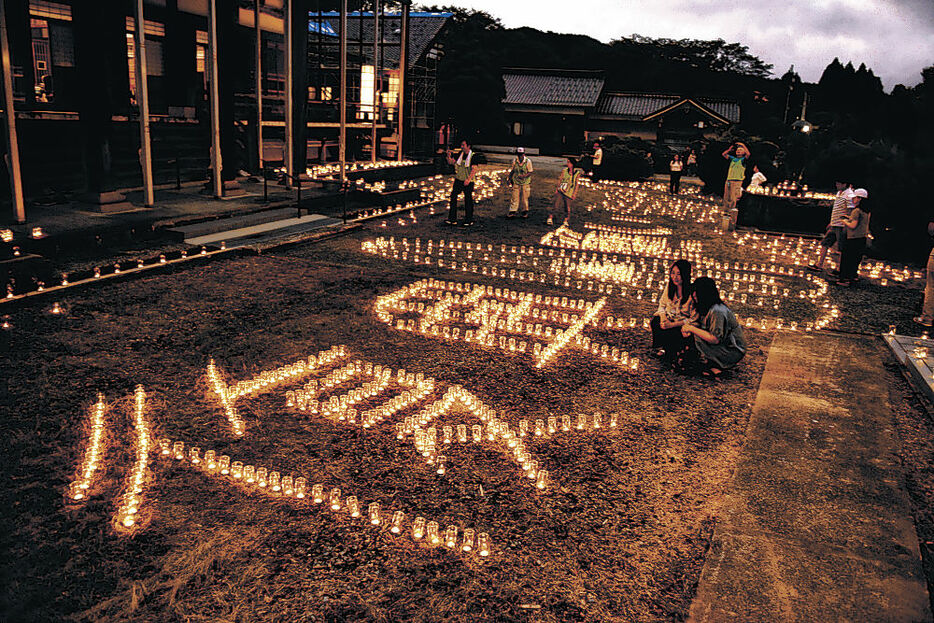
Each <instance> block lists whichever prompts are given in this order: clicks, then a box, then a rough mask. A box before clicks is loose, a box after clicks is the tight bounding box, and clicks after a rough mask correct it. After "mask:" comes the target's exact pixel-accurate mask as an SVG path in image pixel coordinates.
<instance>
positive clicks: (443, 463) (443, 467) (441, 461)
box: [435, 454, 448, 476]
mask: <svg viewBox="0 0 934 623" xmlns="http://www.w3.org/2000/svg"><path fill="white" fill-rule="evenodd" d="M447 461H448V457H446V456H444V455H443V454H439V455H438V460H437V463H438V468H437V469H436V470H435V471H437V472H438V475H439V476H444V473H445V472H446V471H447Z"/></svg>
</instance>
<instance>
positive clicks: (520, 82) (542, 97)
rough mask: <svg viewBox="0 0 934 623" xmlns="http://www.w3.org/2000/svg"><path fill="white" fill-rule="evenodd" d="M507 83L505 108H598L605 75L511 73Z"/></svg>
mask: <svg viewBox="0 0 934 623" xmlns="http://www.w3.org/2000/svg"><path fill="white" fill-rule="evenodd" d="M503 82H504V83H505V85H506V98H505V99H504V100H503V103H504V104H525V105H529V106H572V107H584V108H590V107H593V106H595V105H596V103H597V98H598V97H599V96H600V91H602V90H603V73H602V72H599V71H562V70H553V69H549V70H508V69H507V70H506V71H505V72H504V73H503Z"/></svg>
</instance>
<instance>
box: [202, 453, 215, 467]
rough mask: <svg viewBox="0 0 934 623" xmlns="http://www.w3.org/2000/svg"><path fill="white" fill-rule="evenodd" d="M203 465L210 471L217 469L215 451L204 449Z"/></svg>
mask: <svg viewBox="0 0 934 623" xmlns="http://www.w3.org/2000/svg"><path fill="white" fill-rule="evenodd" d="M204 467H205V468H206V469H208V470H212V471H213V470H215V469H217V453H216V452H214V450H205V451H204Z"/></svg>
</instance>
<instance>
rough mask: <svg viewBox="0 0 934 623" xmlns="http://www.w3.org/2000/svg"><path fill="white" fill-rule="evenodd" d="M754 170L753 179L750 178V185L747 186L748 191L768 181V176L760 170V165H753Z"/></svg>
mask: <svg viewBox="0 0 934 623" xmlns="http://www.w3.org/2000/svg"><path fill="white" fill-rule="evenodd" d="M752 170H753V174H752V179H750V180H749V186H747V187H746V190H747V191H749V190H755V189H756V188H759V187H760V186H762V184H764V183H765V182H766V181H767V178H766V177H765V175H763V174H762V171H760V170H759V167H758V166H754V167H752Z"/></svg>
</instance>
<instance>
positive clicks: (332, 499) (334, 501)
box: [328, 487, 341, 511]
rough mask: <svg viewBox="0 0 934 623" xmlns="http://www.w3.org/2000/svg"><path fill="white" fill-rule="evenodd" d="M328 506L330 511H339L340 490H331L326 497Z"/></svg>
mask: <svg viewBox="0 0 934 623" xmlns="http://www.w3.org/2000/svg"><path fill="white" fill-rule="evenodd" d="M328 505H329V506H330V507H331V510H332V511H339V510H340V509H341V490H340V489H338V488H337V487H335V488H333V489H331V495H330V496H328Z"/></svg>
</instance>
